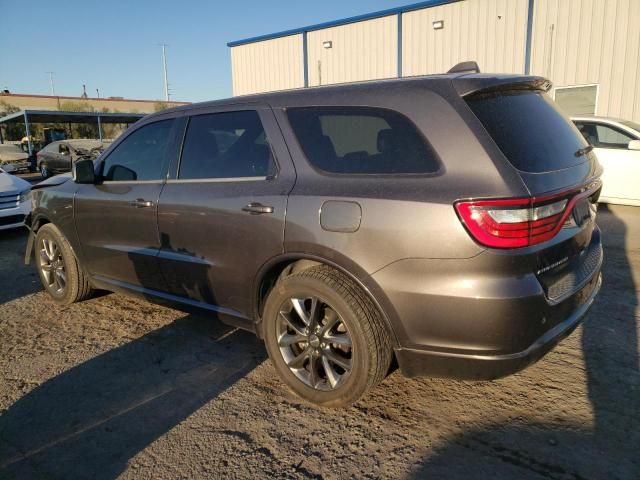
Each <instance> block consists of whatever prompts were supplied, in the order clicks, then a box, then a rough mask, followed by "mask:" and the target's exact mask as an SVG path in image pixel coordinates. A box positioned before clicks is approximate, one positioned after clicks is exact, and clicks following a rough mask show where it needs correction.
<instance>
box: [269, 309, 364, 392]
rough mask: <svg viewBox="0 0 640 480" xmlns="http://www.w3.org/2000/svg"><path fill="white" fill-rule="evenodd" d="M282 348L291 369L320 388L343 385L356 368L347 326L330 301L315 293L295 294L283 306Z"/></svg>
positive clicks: (279, 329)
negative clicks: (303, 295)
mask: <svg viewBox="0 0 640 480" xmlns="http://www.w3.org/2000/svg"><path fill="white" fill-rule="evenodd" d="M276 335H277V341H278V347H279V349H280V353H281V354H282V358H283V359H284V361H285V363H286V365H287V366H288V367H289V370H291V372H292V373H293V374H294V375H295V376H296V377H297V378H298V379H299V380H301V381H302V382H303V383H304V384H306V385H307V386H309V387H311V388H314V389H316V390H323V391H330V390H335V389H336V388H338V387H340V386H341V385H342V384H343V383H344V382H345V380H346V379H347V378H348V377H349V374H350V373H351V369H352V361H353V348H352V342H351V336H350V334H349V331H348V330H347V327H346V325H345V323H344V321H343V320H342V318H341V317H340V315H339V314H338V313H337V312H336V310H335V309H334V308H332V307H331V306H330V305H329V304H328V303H327V302H325V301H323V300H322V299H320V298H318V297H315V296H308V297H303V298H301V297H295V298H294V297H292V298H289V299H288V300H287V301H285V302H284V303H283V304H282V306H281V307H280V311H279V314H278V321H277V322H276Z"/></svg>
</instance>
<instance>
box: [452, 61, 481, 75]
mask: <svg viewBox="0 0 640 480" xmlns="http://www.w3.org/2000/svg"><path fill="white" fill-rule="evenodd" d="M447 73H480V67H479V66H478V64H477V63H476V62H474V61H470V62H460V63H458V64H457V65H455V66H454V67H453V68H452V69H451V70H449V71H448V72H447Z"/></svg>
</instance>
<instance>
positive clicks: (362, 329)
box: [262, 265, 393, 408]
mask: <svg viewBox="0 0 640 480" xmlns="http://www.w3.org/2000/svg"><path fill="white" fill-rule="evenodd" d="M300 298H307V299H308V300H305V302H307V303H306V304H308V305H311V303H309V302H311V301H312V300H311V299H313V298H316V299H317V303H318V304H321V305H323V307H318V308H317V309H316V310H318V313H317V314H316V315H315V317H316V318H320V317H321V316H322V317H323V318H321V319H320V320H318V323H320V324H321V325H320V327H321V326H322V322H325V325H326V323H327V321H326V320H325V319H326V318H327V317H328V315H331V316H333V318H334V320H333V322H334V323H335V322H336V320H335V316H337V317H338V319H339V322H340V324H341V325H342V327H340V328H342V330H341V331H340V332H338V333H339V334H340V336H341V337H344V336H345V334H346V337H347V338H349V341H350V342H351V343H350V346H349V347H343V346H339V345H336V344H333V343H332V342H331V341H330V338H333V339H335V338H336V336H335V335H336V333H335V332H334V333H331V332H329V333H327V334H326V335H327V336H326V337H323V339H322V340H320V341H322V342H323V343H322V344H321V346H320V347H317V346H316V347H315V348H314V347H312V344H313V343H314V342H315V343H317V341H318V336H316V335H314V334H311V335H310V336H307V337H305V338H306V341H302V342H300V343H296V344H295V347H292V346H290V345H289V344H288V342H287V341H286V340H283V339H284V337H285V336H287V337H296V338H300V337H299V335H298V333H297V332H298V330H295V329H292V327H294V326H293V325H292V324H291V317H287V316H289V315H291V314H294V315H295V313H294V312H298V310H295V308H294V309H293V310H290V311H288V310H289V307H288V305H290V304H291V305H292V304H293V303H292V302H294V301H296V302H299V301H300V300H299V299H300ZM309 308H310V312H311V311H313V308H314V307H309ZM321 308H324V310H323V311H320V309H321ZM283 311H284V312H286V313H284V315H285V317H282V315H283V313H281V312H283ZM287 311H288V312H287ZM322 312H324V313H322ZM301 317H302V316H301ZM311 317H312V314H311V313H309V319H310V318H311ZM286 318H289V319H288V320H287V319H286ZM283 325H284V328H285V329H289V330H288V332H291V335H289V333H287V331H285V332H283V330H282V328H283V327H282V326H283ZM320 327H317V329H316V330H315V331H316V332H321V331H322V328H320ZM318 328H319V330H318ZM307 330H311V328H309V329H305V332H306V331H307ZM262 334H263V338H264V341H265V344H266V347H267V351H268V353H269V357H270V358H271V361H272V363H273V365H274V367H275V369H276V370H277V372H278V374H279V375H280V377H281V378H282V379H283V380H284V382H285V383H286V384H287V385H288V386H289V387H290V388H291V389H292V390H293V391H294V393H296V394H297V395H299V396H300V397H302V398H303V399H305V400H307V401H309V402H311V403H314V404H316V405H319V406H323V407H333V408H337V407H345V406H347V405H350V404H352V403H354V402H356V401H357V400H358V399H360V398H361V397H362V396H363V395H365V394H366V393H367V392H368V391H369V390H371V389H372V388H373V387H375V386H376V385H378V384H379V383H380V382H381V381H382V380H383V379H384V378H385V376H386V374H387V372H388V371H389V366H390V364H391V360H392V355H393V349H392V346H391V340H390V334H389V332H388V330H387V328H386V326H385V324H384V321H383V319H382V317H381V314H380V312H379V311H378V309H377V308H376V307H375V305H374V304H373V302H372V301H371V299H370V298H369V297H368V296H367V295H366V294H365V293H364V292H363V291H362V290H361V289H360V287H359V286H357V285H356V284H355V283H354V282H353V281H352V280H351V279H350V278H349V277H347V276H346V275H344V274H343V273H341V272H339V271H337V270H335V269H333V268H331V267H328V266H325V265H321V266H315V267H311V268H309V269H307V270H303V271H300V272H298V273H295V274H293V275H289V276H284V277H281V278H280V279H279V280H278V282H277V283H276V285H275V286H274V288H273V289H272V291H271V292H270V293H269V296H268V298H267V301H266V303H265V308H264V314H263V321H262ZM319 335H322V333H320V334H319ZM312 337H315V338H312ZM310 338H312V339H311V340H309V339H310ZM283 343H284V346H283ZM292 348H297V349H298V350H296V351H294V352H293V355H297V354H298V353H301V354H303V353H304V351H306V350H308V349H310V350H315V352H316V353H315V354H313V355H316V358H320V359H319V360H316V362H319V363H316V365H318V367H317V368H311V359H312V358H314V357H308V358H307V360H305V362H306V363H305V365H306V366H305V367H304V369H302V368H295V369H294V368H293V367H292V368H290V366H289V365H291V364H293V363H294V362H295V360H291V358H292V357H291V356H289V357H288V358H289V365H288V363H287V360H285V356H286V354H287V352H288V351H289V349H292ZM336 348H341V349H343V348H348V349H349V351H348V352H346V353H344V355H345V356H346V355H348V356H349V358H348V359H347V360H349V370H348V371H347V370H346V369H345V370H344V373H343V374H342V376H341V377H340V379H339V381H338V382H336V383H335V386H334V385H333V384H330V382H329V380H330V379H329V377H330V376H331V377H332V378H331V379H332V380H333V379H335V378H336V376H335V372H334V375H329V371H328V370H327V368H330V367H329V364H325V363H323V362H326V360H325V358H323V352H324V353H326V350H327V349H329V350H330V351H329V354H331V357H335V353H336V351H337V350H335V349H336ZM283 349H285V352H284V353H283ZM337 352H338V353H339V354H343V352H342V350H339V351H337ZM339 356H341V355H339ZM297 358H299V357H298V356H296V359H297ZM295 363H296V365H298V364H299V362H295ZM323 365H324V366H323ZM331 365H333V364H331ZM334 369H338V370H342V369H340V368H337V367H336V365H333V368H332V370H334ZM311 370H313V371H315V372H316V373H314V376H313V377H312V376H311V373H310V371H311ZM300 372H302V374H305V372H307V374H308V375H309V377H308V378H312V379H313V380H312V381H309V380H305V379H304V378H301V373H300ZM318 372H319V373H318ZM322 372H324V378H323V377H322ZM305 375H306V374H305ZM343 377H344V378H343ZM321 386H323V387H324V388H325V389H324V390H322V389H320V387H321ZM327 388H328V389H327Z"/></svg>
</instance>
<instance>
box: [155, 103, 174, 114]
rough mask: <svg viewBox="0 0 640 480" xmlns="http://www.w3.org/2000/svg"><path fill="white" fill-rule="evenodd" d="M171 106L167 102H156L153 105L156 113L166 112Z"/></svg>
mask: <svg viewBox="0 0 640 480" xmlns="http://www.w3.org/2000/svg"><path fill="white" fill-rule="evenodd" d="M170 107H171V105H169V104H168V103H167V102H160V101H158V102H156V103H154V104H153V111H154V112H160V111H162V110H166V109H167V108H170Z"/></svg>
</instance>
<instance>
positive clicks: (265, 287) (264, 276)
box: [253, 252, 398, 348]
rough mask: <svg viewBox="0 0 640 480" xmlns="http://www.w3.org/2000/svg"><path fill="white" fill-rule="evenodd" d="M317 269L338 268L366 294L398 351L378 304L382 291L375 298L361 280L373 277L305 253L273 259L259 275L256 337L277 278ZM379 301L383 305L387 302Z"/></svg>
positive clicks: (388, 322)
mask: <svg viewBox="0 0 640 480" xmlns="http://www.w3.org/2000/svg"><path fill="white" fill-rule="evenodd" d="M317 265H327V266H329V267H332V268H335V269H336V270H338V271H339V272H341V273H343V274H345V275H346V276H347V277H349V278H350V279H351V280H352V281H353V282H354V283H355V284H356V285H358V286H359V287H360V288H361V289H362V290H363V291H364V292H365V294H366V295H367V296H368V297H369V299H370V300H371V301H372V302H373V304H374V305H375V306H376V308H377V309H378V311H379V312H380V314H381V316H382V318H383V321H384V323H385V326H386V328H387V331H388V332H389V335H390V338H391V343H392V345H393V347H394V348H396V347H397V346H398V340H397V337H396V332H395V329H394V328H393V322H392V321H391V318H390V317H389V312H388V311H387V310H386V309H385V308H383V306H382V303H381V302H380V301H379V296H383V295H384V294H383V293H382V291H381V290H379V291H378V292H377V295H374V293H373V292H372V291H371V288H369V286H367V285H366V284H365V283H364V282H363V281H362V278H368V279H369V280H370V281H372V280H371V277H370V276H369V275H368V274H367V273H366V272H364V271H360V270H359V269H358V267H357V266H356V265H354V266H350V267H347V266H345V265H343V264H340V263H338V262H336V261H335V260H330V259H328V258H326V257H323V256H319V255H315V254H309V253H302V252H297V253H285V254H282V255H278V256H276V257H273V258H271V259H270V260H269V261H267V262H266V263H265V264H264V265H263V266H262V267H261V268H260V270H259V271H258V274H257V275H256V279H255V282H254V289H253V292H254V302H253V303H254V308H253V314H254V319H255V323H256V334H257V335H258V336H259V337H262V330H261V324H262V312H263V309H264V304H265V301H266V299H267V296H268V295H269V292H270V291H271V289H272V288H273V287H274V285H275V283H276V281H277V280H278V278H280V276H281V275H283V274H285V275H286V274H291V273H295V272H299V271H302V270H306V269H308V268H311V267H314V266H317ZM380 300H383V301H384V299H380Z"/></svg>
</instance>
